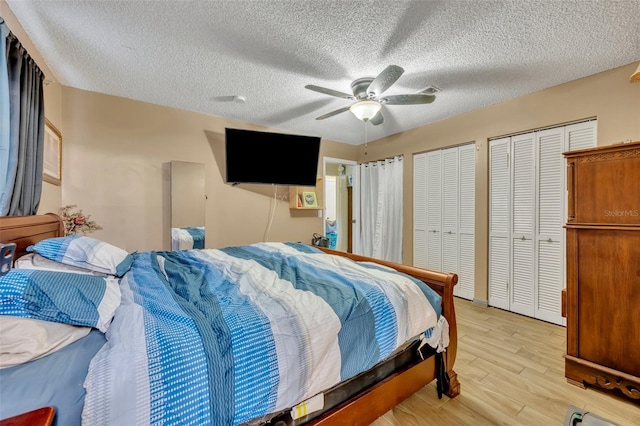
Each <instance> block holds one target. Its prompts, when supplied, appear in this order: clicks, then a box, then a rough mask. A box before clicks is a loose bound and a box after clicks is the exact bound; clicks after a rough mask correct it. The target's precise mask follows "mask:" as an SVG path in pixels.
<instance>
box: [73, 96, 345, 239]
mask: <svg viewBox="0 0 640 426" xmlns="http://www.w3.org/2000/svg"><path fill="white" fill-rule="evenodd" d="M62 121H63V128H64V129H65V130H66V131H65V133H64V135H63V136H64V140H65V144H64V153H63V155H64V160H65V161H64V163H63V176H64V178H63V179H64V181H63V193H62V199H63V202H64V203H65V204H77V205H78V206H79V207H81V208H82V209H83V210H84V211H85V212H86V213H89V214H91V215H92V219H94V220H96V221H97V223H98V224H99V225H101V226H102V227H103V228H104V229H103V230H102V231H98V232H96V233H95V234H92V235H93V236H95V237H97V238H100V239H103V240H105V241H109V242H111V243H112V244H115V245H117V246H119V247H122V248H124V249H126V250H129V251H133V250H151V249H163V248H168V247H169V244H170V243H169V240H168V237H167V236H168V233H167V230H168V229H169V227H170V215H171V213H170V209H171V207H170V192H169V188H170V178H169V168H168V166H167V164H168V163H169V162H170V161H187V162H196V163H204V164H205V175H206V181H205V192H206V195H207V200H206V221H205V222H206V225H205V226H206V232H207V239H206V244H207V247H223V246H228V245H236V244H247V243H253V242H257V241H263V238H264V234H265V230H266V228H267V224H268V219H269V214H270V211H271V206H272V204H271V203H272V202H273V192H274V189H273V187H271V186H265V185H238V186H235V187H234V186H231V185H227V184H225V183H224V129H225V127H239V128H251V129H255V130H264V129H261V128H258V127H257V126H252V125H249V124H247V123H242V122H237V121H231V120H225V119H221V118H218V117H213V116H208V115H205V114H198V113H193V112H187V111H181V110H176V109H173V108H167V107H163V106H158V105H152V104H148V103H144V102H138V101H133V100H130V99H125V98H120V97H115V96H107V95H102V94H98V93H94V92H87V91H83V90H78V89H72V88H69V87H65V88H64V89H63V119H62ZM273 131H275V130H273ZM356 151H357V147H354V146H350V145H345V144H339V143H335V142H331V141H326V140H323V141H322V146H321V153H320V155H321V157H322V156H330V157H339V158H346V159H355V155H356ZM318 173H319V174H321V173H322V162H320V163H319V170H318ZM278 193H279V194H286V193H288V188H287V187H281V188H279V190H278ZM314 232H322V220H321V219H320V218H318V216H317V213H316V212H312V211H291V210H289V204H288V202H287V201H278V202H277V206H276V210H275V217H274V219H273V223H272V226H271V229H270V232H269V235H268V239H269V240H270V241H303V242H309V241H310V240H311V235H312V234H313V233H314Z"/></svg>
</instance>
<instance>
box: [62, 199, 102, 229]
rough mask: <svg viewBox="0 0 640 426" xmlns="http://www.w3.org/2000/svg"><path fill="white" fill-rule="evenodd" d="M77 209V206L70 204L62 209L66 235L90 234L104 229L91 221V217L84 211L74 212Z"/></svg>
mask: <svg viewBox="0 0 640 426" xmlns="http://www.w3.org/2000/svg"><path fill="white" fill-rule="evenodd" d="M76 208H77V206H76V205H75V204H70V205H68V206H64V207H62V208H61V209H60V217H61V218H62V221H63V222H64V234H65V235H72V234H88V233H89V232H93V231H99V230H100V229H102V227H101V226H99V225H98V224H97V223H96V222H95V221H93V220H90V217H91V215H85V214H84V213H83V212H82V209H79V210H74V209H76Z"/></svg>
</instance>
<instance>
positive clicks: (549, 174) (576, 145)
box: [489, 121, 596, 324]
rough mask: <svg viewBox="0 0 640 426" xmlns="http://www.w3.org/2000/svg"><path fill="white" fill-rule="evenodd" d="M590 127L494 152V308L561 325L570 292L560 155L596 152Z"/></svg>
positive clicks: (529, 138)
mask: <svg viewBox="0 0 640 426" xmlns="http://www.w3.org/2000/svg"><path fill="white" fill-rule="evenodd" d="M595 137H596V122H595V121H589V122H584V123H578V124H573V125H568V126H564V127H557V128H553V129H548V130H542V131H537V132H531V133H527V134H522V135H517V136H512V137H510V138H502V139H496V140H493V141H491V142H490V146H489V163H490V164H489V168H490V170H489V305H491V306H495V307H498V308H502V309H507V310H510V311H512V312H517V313H520V314H523V315H527V316H531V317H534V318H539V319H542V320H545V321H549V322H553V323H556V324H564V320H563V318H562V315H561V291H562V289H563V288H564V286H565V270H564V265H565V243H564V228H563V225H564V223H565V216H566V214H565V209H566V188H565V179H566V178H565V173H566V171H565V169H566V167H565V159H564V157H563V156H562V152H563V151H567V150H575V149H582V148H589V147H593V146H595V145H596V139H595Z"/></svg>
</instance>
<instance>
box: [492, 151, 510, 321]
mask: <svg viewBox="0 0 640 426" xmlns="http://www.w3.org/2000/svg"><path fill="white" fill-rule="evenodd" d="M510 142H511V139H510V138H503V139H496V140H493V141H490V142H489V172H490V173H489V305H491V306H495V307H496V308H501V309H509V288H510V285H509V280H510V270H511V256H509V240H510V232H509V229H510V223H511V209H510V205H511V197H510V195H511V194H510V188H511V172H510V161H509V160H510V158H509V155H510V147H511V146H510Z"/></svg>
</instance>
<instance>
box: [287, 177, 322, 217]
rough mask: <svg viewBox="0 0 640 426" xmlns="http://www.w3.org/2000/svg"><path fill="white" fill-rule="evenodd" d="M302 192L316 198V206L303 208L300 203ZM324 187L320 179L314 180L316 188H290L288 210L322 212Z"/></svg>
mask: <svg viewBox="0 0 640 426" xmlns="http://www.w3.org/2000/svg"><path fill="white" fill-rule="evenodd" d="M303 192H313V193H315V196H316V205H315V206H313V207H308V206H305V205H304V203H303V201H302V193H303ZM323 204H324V186H323V182H322V177H318V178H317V179H316V186H290V187H289V209H291V210H322V209H323V208H324V205H323Z"/></svg>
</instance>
